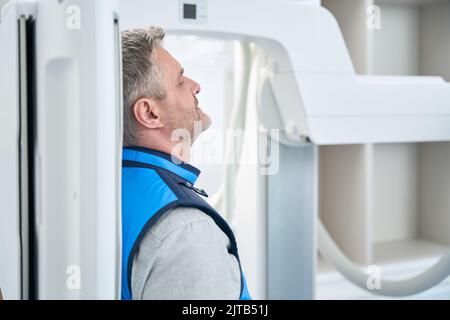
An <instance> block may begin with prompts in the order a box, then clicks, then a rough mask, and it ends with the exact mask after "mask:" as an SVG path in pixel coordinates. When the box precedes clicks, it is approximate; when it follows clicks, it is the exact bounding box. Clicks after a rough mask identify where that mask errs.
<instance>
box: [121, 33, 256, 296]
mask: <svg viewBox="0 0 450 320" xmlns="http://www.w3.org/2000/svg"><path fill="white" fill-rule="evenodd" d="M163 38H164V31H163V30H162V29H161V28H158V27H150V28H145V29H134V30H129V31H125V32H123V33H122V50H123V86H124V113H123V117H124V132H123V140H124V150H123V170H122V230H123V231H122V233H123V240H122V241H123V252H122V298H123V299H239V298H241V299H249V298H250V296H249V294H248V291H247V287H246V283H245V277H244V275H243V273H242V270H241V266H240V260H239V256H238V252H237V245H236V241H235V238H234V235H233V233H232V231H231V229H230V228H229V226H228V225H227V223H226V222H225V221H224V220H223V219H222V218H221V217H220V215H219V214H218V213H217V212H216V211H215V210H214V209H213V208H212V207H210V206H209V205H208V204H207V203H206V201H205V200H204V197H205V196H207V194H206V192H205V191H203V190H200V189H198V188H196V187H194V183H195V180H196V179H197V177H198V175H199V173H200V171H199V170H198V169H196V168H195V167H193V166H191V165H189V164H188V162H189V156H190V148H191V145H192V143H193V142H194V140H195V139H196V138H197V136H198V135H199V134H200V133H201V132H202V131H203V130H206V129H207V128H208V127H209V126H210V125H211V120H210V118H209V117H208V115H206V114H205V113H204V112H203V111H202V110H201V109H200V107H199V106H198V100H197V98H196V95H197V94H198V93H199V92H200V85H199V84H198V83H196V82H195V81H193V80H192V79H190V78H188V77H187V76H185V75H184V73H183V71H184V70H183V68H182V66H181V65H180V64H179V63H178V62H177V61H176V60H175V59H174V58H173V57H172V56H171V55H170V54H169V52H167V51H166V50H165V49H164V48H163V47H162V46H161V42H162V40H163Z"/></svg>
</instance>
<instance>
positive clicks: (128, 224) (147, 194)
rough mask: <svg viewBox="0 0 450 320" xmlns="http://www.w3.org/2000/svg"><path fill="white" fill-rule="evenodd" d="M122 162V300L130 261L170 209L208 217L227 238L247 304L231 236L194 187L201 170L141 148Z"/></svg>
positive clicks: (128, 295) (131, 150) (127, 287)
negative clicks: (153, 227)
mask: <svg viewBox="0 0 450 320" xmlns="http://www.w3.org/2000/svg"><path fill="white" fill-rule="evenodd" d="M122 160H123V163H122V165H123V167H122V294H121V296H122V299H123V300H131V299H132V295H131V270H132V263H133V257H134V254H135V252H136V249H137V248H138V246H139V243H140V242H141V240H142V238H143V237H144V235H145V233H146V232H147V230H149V229H150V228H151V227H152V226H153V225H154V224H155V223H156V221H157V220H158V219H159V218H161V216H162V215H163V214H164V213H166V212H167V211H169V210H170V209H173V208H175V207H190V208H197V209H199V210H201V211H203V212H204V213H206V214H207V215H209V216H210V217H211V218H212V219H213V220H214V222H215V223H216V224H217V225H218V226H219V228H220V229H221V230H222V231H223V232H224V233H225V234H226V235H227V236H228V237H229V239H230V242H231V248H230V249H229V250H228V251H229V253H232V254H234V255H235V256H236V259H237V261H238V263H239V270H240V272H241V292H240V299H241V300H250V299H251V297H250V294H249V291H248V288H247V283H246V281H245V276H244V273H243V272H242V267H241V262H240V259H239V255H238V249H237V244H236V239H235V237H234V234H233V232H232V231H231V229H230V227H229V226H228V224H227V223H226V221H225V220H224V219H223V218H222V217H221V216H220V215H219V214H218V213H217V211H216V210H214V208H212V207H211V206H210V205H209V204H208V203H207V202H206V201H205V200H204V199H203V198H202V197H200V195H202V196H208V195H207V194H206V192H205V191H204V190H201V189H197V188H196V187H194V184H195V181H196V180H197V178H198V175H199V174H200V170H198V169H197V168H195V167H193V166H191V165H189V164H187V163H184V162H181V161H179V160H178V159H176V158H174V160H175V161H174V160H172V157H171V155H169V154H167V153H164V152H160V151H157V150H153V149H147V148H142V147H127V148H125V149H124V150H123V157H122ZM176 160H178V161H176Z"/></svg>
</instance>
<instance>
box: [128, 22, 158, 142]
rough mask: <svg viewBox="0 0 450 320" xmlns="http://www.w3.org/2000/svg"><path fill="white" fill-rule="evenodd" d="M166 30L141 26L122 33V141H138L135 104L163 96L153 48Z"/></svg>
mask: <svg viewBox="0 0 450 320" xmlns="http://www.w3.org/2000/svg"><path fill="white" fill-rule="evenodd" d="M164 35H165V34H164V30H163V29H162V28H160V27H149V28H139V29H133V30H126V31H123V32H122V69H123V104H124V106H123V108H124V109H123V144H124V146H132V145H135V144H136V143H137V141H136V140H137V139H136V138H137V137H136V136H137V134H136V119H135V117H134V113H133V106H134V104H135V103H136V101H137V100H139V99H141V98H144V97H152V98H156V99H164V97H165V92H164V89H163V88H162V86H161V80H162V72H161V70H160V69H159V68H158V66H157V65H156V64H155V63H154V62H153V52H154V49H155V48H157V47H158V46H160V45H161V42H162V40H163V39H164Z"/></svg>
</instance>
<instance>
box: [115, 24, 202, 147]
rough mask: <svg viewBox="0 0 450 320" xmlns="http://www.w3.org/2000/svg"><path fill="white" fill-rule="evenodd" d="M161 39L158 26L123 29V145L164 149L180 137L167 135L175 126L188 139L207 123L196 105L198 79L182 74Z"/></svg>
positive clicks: (192, 139) (198, 87) (194, 136)
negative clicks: (173, 137) (184, 131)
mask: <svg viewBox="0 0 450 320" xmlns="http://www.w3.org/2000/svg"><path fill="white" fill-rule="evenodd" d="M163 39H164V31H163V30H162V29H161V28H159V27H150V28H145V29H133V30H128V31H124V32H122V59H123V87H124V93H123V95H124V114H123V116H124V119H123V120H124V128H123V130H124V134H123V140H124V141H123V142H124V145H125V146H145V147H150V148H156V149H160V150H161V149H163V150H162V151H167V148H169V147H170V146H174V145H175V144H177V142H179V141H173V139H172V133H173V131H174V130H176V129H184V130H186V132H187V133H188V134H189V135H190V139H191V142H193V141H194V140H195V138H196V136H197V135H198V134H199V133H200V132H201V131H203V130H206V129H207V128H208V127H209V126H210V125H211V120H210V118H209V117H208V116H207V115H206V114H205V113H203V112H202V110H201V109H200V108H199V107H198V100H197V98H196V95H197V94H198V93H199V92H200V85H199V84H198V83H196V82H195V81H193V80H192V79H190V78H188V77H186V76H185V75H184V74H183V72H184V70H183V68H182V66H181V65H180V64H179V63H178V61H177V60H175V59H174V58H173V57H172V56H171V55H170V54H169V52H167V51H166V50H165V49H164V48H163V47H162V45H161V42H162V40H163ZM194 127H195V128H196V130H194ZM198 129H200V130H198ZM197 131H199V132H197Z"/></svg>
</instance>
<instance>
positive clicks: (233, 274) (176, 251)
mask: <svg viewBox="0 0 450 320" xmlns="http://www.w3.org/2000/svg"><path fill="white" fill-rule="evenodd" d="M229 247H230V240H229V239H228V237H227V235H226V234H225V233H224V232H223V231H222V230H220V228H219V227H218V226H217V225H216V223H215V222H214V220H213V219H212V218H211V217H210V216H208V215H207V214H206V213H204V212H202V211H200V210H199V209H194V208H175V209H173V210H171V211H169V212H167V213H165V214H164V215H163V216H162V217H161V219H159V221H158V222H157V223H156V224H155V225H154V226H153V227H152V228H151V229H150V230H149V231H147V233H146V234H145V236H144V238H143V239H142V241H141V243H140V244H139V247H138V250H137V251H136V254H135V256H134V259H133V266H132V274H131V288H132V295H133V299H137V300H140V299H182V300H189V299H192V300H194V299H207V300H208V299H211V300H212V299H239V294H240V288H241V274H240V271H239V265H238V262H237V259H236V257H235V256H234V255H233V254H230V253H228V248H229Z"/></svg>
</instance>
